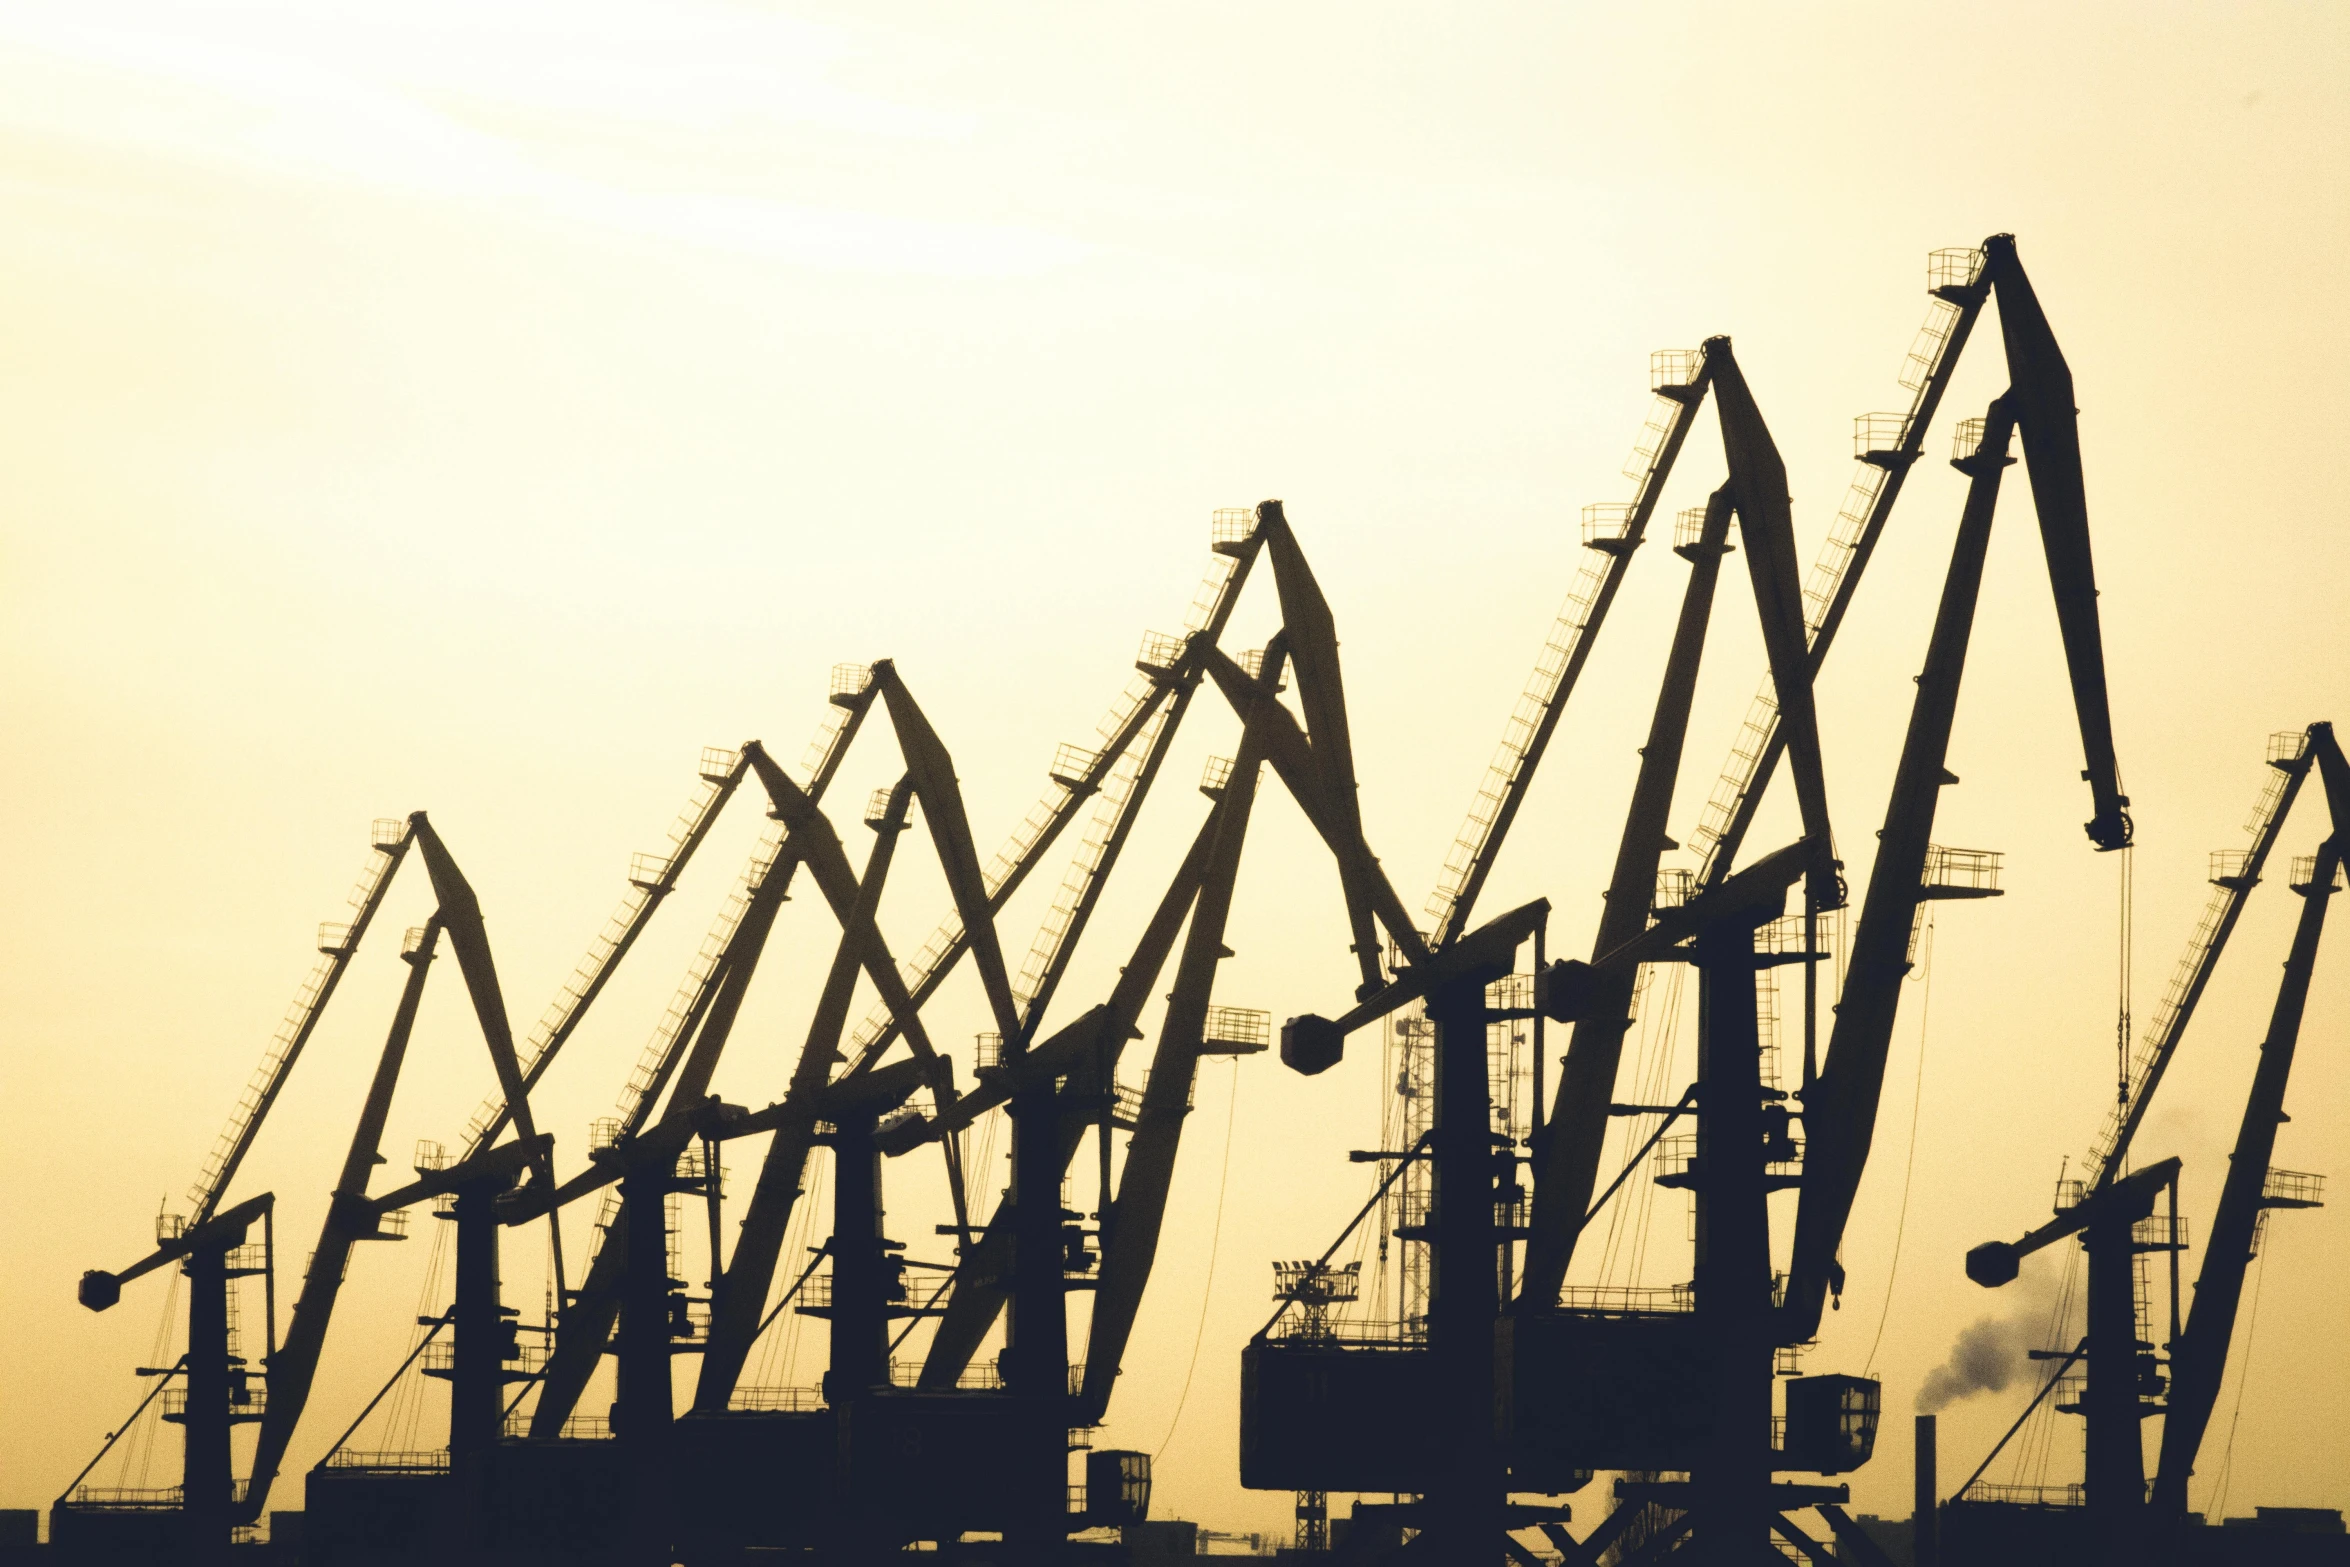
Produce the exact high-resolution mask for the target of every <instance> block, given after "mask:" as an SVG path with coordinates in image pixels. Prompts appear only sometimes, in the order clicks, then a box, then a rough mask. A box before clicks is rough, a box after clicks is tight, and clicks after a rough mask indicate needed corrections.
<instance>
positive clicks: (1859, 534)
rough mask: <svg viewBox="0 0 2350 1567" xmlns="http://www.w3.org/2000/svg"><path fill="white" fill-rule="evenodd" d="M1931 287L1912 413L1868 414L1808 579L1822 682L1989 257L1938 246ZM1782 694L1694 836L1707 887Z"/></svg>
mask: <svg viewBox="0 0 2350 1567" xmlns="http://www.w3.org/2000/svg"><path fill="white" fill-rule="evenodd" d="M1926 291H1927V293H1928V294H1929V295H1930V296H1931V297H1932V300H1933V303H1932V304H1930V305H1929V306H1928V307H1927V312H1928V313H1927V316H1926V321H1925V324H1924V325H1923V326H1922V327H1920V328H1919V329H1918V334H1917V337H1916V338H1915V339H1914V340H1913V342H1912V343H1911V346H1910V350H1909V354H1908V357H1907V358H1906V359H1905V360H1904V361H1903V364H1902V376H1901V384H1902V385H1903V386H1904V387H1906V388H1908V389H1909V390H1910V391H1911V392H1912V394H1913V396H1912V398H1911V401H1910V405H1909V408H1908V411H1907V412H1905V413H1903V414H1900V415H1896V416H1890V418H1891V422H1892V424H1893V428H1892V430H1891V431H1890V432H1887V431H1884V430H1882V429H1880V428H1878V426H1879V425H1880V424H1881V423H1884V422H1885V421H1886V419H1887V417H1888V416H1882V415H1863V416H1862V417H1861V419H1860V421H1859V425H1858V429H1857V430H1856V435H1857V436H1858V437H1859V438H1858V440H1857V441H1856V442H1855V445H1856V448H1857V449H1856V451H1855V452H1854V457H1855V458H1856V459H1857V461H1858V464H1859V466H1858V467H1857V468H1856V469H1855V470H1854V473H1853V479H1852V484H1851V486H1850V488H1849V489H1848V490H1847V491H1846V492H1845V498H1844V504H1843V505H1842V506H1841V507H1840V508H1839V509H1838V511H1837V513H1836V520H1835V521H1834V523H1833V524H1831V525H1830V527H1829V529H1828V538H1827V542H1826V543H1825V544H1823V545H1822V546H1821V548H1820V553H1819V557H1818V558H1817V559H1816V560H1815V561H1814V562H1813V564H1812V570H1811V577H1810V580H1809V581H1807V582H1806V583H1805V584H1804V590H1803V598H1804V630H1805V636H1806V639H1807V642H1808V651H1809V656H1810V658H1811V664H1812V675H1813V678H1814V679H1817V678H1818V676H1819V671H1820V666H1821V665H1822V664H1823V663H1825V662H1826V660H1827V656H1828V649H1829V647H1830V646H1831V645H1832V644H1833V643H1834V642H1835V640H1836V632H1837V629H1838V628H1839V627H1841V626H1842V625H1843V624H1844V616H1845V613H1846V611H1847V610H1849V609H1850V608H1851V605H1852V597H1853V594H1854V593H1855V592H1856V591H1858V589H1859V587H1860V582H1861V577H1862V574H1863V573H1864V572H1865V571H1866V570H1867V569H1868V563H1869V558H1870V556H1871V555H1873V554H1874V553H1875V552H1876V548H1877V540H1878V539H1879V538H1880V537H1881V536H1882V535H1883V534H1884V531H1885V524H1886V522H1887V521H1888V520H1889V519H1890V518H1891V517H1892V515H1893V506H1894V503H1895V502H1896V501H1898V500H1899V499H1900V498H1901V489H1902V484H1903V482H1904V481H1905V480H1906V479H1907V478H1908V476H1909V470H1910V467H1911V466H1912V465H1913V464H1914V463H1915V462H1916V461H1917V459H1918V456H1919V454H1920V453H1921V452H1922V451H1923V450H1924V449H1925V439H1926V430H1927V428H1928V427H1929V426H1930V425H1931V424H1932V422H1933V418H1934V413H1935V411H1936V410H1937V409H1938V408H1940V407H1941V405H1942V394H1943V393H1944V392H1945V391H1946V390H1947V389H1948V388H1949V385H1950V377H1951V373H1952V372H1953V371H1955V370H1956V369H1957V368H1958V361H1959V356H1960V355H1961V354H1962V353H1964V352H1965V350H1966V344H1967V339H1968V338H1969V337H1970V336H1972V335H1973V332H1974V328H1975V321H1976V318H1977V317H1978V316H1980V315H1981V314H1982V309H1983V301H1984V300H1985V298H1987V297H1988V295H1989V291H1990V290H1989V285H1988V284H1987V283H1986V282H1985V281H1984V279H1983V253H1982V252H1981V251H1980V250H1976V249H1972V248H1964V249H1950V250H1937V251H1935V252H1934V253H1933V254H1932V255H1931V256H1929V257H1928V258H1927V262H1926ZM1773 693H1774V688H1773V686H1772V683H1771V679H1770V677H1769V675H1767V674H1766V675H1765V676H1764V677H1763V681H1762V685H1761V688H1760V689H1759V690H1758V691H1757V692H1756V694H1755V698H1754V701H1753V703H1752V705H1751V706H1750V707H1749V708H1748V710H1747V715H1746V719H1745V723H1744V725H1743V727H1742V728H1741V729H1740V731H1739V736H1738V739H1737V740H1736V741H1735V742H1733V743H1732V745H1731V747H1730V756H1729V759H1728V760H1727V761H1725V762H1724V763H1723V764H1722V771H1721V775H1720V777H1719V778H1718V779H1717V780H1716V781H1715V784H1714V788H1713V793H1712V795H1711V796H1710V797H1709V798H1708V799H1707V802H1706V807H1705V812H1704V816H1703V818H1702V819H1701V820H1700V822H1699V823H1698V826H1697V828H1696V830H1695V831H1694V832H1693V833H1691V835H1690V843H1691V845H1692V847H1694V848H1696V849H1697V850H1698V854H1699V858H1700V864H1699V870H1698V875H1697V880H1698V882H1699V883H1700V884H1701V885H1708V886H1710V885H1711V884H1713V883H1714V882H1716V881H1719V880H1720V879H1721V878H1722V877H1724V876H1725V875H1727V874H1729V870H1730V866H1731V865H1732V863H1733V862H1735V861H1736V859H1737V858H1738V850H1739V847H1740V845H1742V844H1743V843H1744V842H1745V841H1746V833H1747V829H1748V828H1749V827H1751V826H1752V825H1753V823H1754V813H1755V809H1756V807H1757V806H1758V805H1760V804H1761V801H1762V795H1763V791H1764V790H1765V788H1767V787H1768V785H1769V783H1770V780H1771V777H1772V775H1773V774H1774V773H1776V772H1777V770H1778V765H1779V758H1780V757H1781V755H1782V754H1783V753H1784V752H1785V750H1786V737H1785V735H1784V734H1783V733H1782V732H1781V730H1780V727H1779V709H1778V703H1777V698H1776V697H1775V695H1774V694H1773Z"/></svg>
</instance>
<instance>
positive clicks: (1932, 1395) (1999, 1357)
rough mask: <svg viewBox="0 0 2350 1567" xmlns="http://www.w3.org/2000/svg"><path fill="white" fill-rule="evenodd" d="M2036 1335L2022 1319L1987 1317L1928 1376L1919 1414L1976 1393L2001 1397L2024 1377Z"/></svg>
mask: <svg viewBox="0 0 2350 1567" xmlns="http://www.w3.org/2000/svg"><path fill="white" fill-rule="evenodd" d="M2036 1336H2037V1335H2036V1334H2035V1333H2034V1331H2033V1330H2032V1328H2031V1327H2030V1326H2029V1325H2027V1324H2026V1323H2025V1322H2024V1321H2023V1320H2022V1319H2021V1318H2017V1317H2006V1318H2001V1317H1985V1318H1983V1319H1982V1320H1981V1321H1979V1322H1977V1323H1975V1325H1974V1326H1972V1327H1970V1328H1967V1329H1965V1330H1964V1331H1962V1332H1961V1333H1960V1334H1959V1335H1958V1342H1957V1343H1955V1344H1953V1345H1951V1346H1950V1358H1949V1359H1948V1360H1946V1361H1944V1362H1943V1363H1942V1364H1941V1365H1939V1366H1936V1367H1935V1368H1934V1369H1933V1370H1932V1371H1929V1372H1927V1373H1926V1380H1925V1383H1924V1384H1923V1385H1922V1386H1921V1387H1919V1389H1918V1413H1919V1414H1921V1415H1930V1414H1934V1413H1935V1412H1937V1411H1939V1410H1942V1409H1947V1408H1948V1407H1949V1406H1950V1405H1952V1404H1955V1403H1957V1402H1958V1401H1959V1400H1960V1399H1962V1398H1969V1397H1972V1396H1973V1395H1975V1394H1977V1393H1999V1392H2004V1391H2006V1389H2007V1386H2008V1384H2009V1383H2011V1382H2014V1381H2015V1380H2017V1379H2018V1378H2019V1377H2021V1376H2022V1375H2023V1374H2024V1368H2025V1367H2026V1366H2027V1365H2029V1364H2030V1362H2029V1361H2028V1360H2026V1359H2025V1358H2024V1357H2025V1352H2026V1351H2027V1350H2029V1349H2030V1348H2031V1347H2032V1340H2033V1339H2034V1338H2035V1337H2036Z"/></svg>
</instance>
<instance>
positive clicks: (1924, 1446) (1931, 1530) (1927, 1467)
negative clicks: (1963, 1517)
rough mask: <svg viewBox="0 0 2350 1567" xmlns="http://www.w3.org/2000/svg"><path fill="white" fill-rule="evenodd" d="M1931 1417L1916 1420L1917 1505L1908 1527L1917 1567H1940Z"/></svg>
mask: <svg viewBox="0 0 2350 1567" xmlns="http://www.w3.org/2000/svg"><path fill="white" fill-rule="evenodd" d="M1935 1490H1936V1483H1935V1477H1934V1417H1933V1416H1932V1415H1920V1416H1918V1449H1917V1501H1916V1503H1915V1504H1914V1506H1915V1510H1914V1511H1913V1512H1912V1513H1911V1514H1910V1517H1909V1525H1910V1529H1911V1531H1912V1534H1911V1539H1912V1541H1913V1542H1914V1543H1913V1546H1912V1550H1913V1551H1914V1553H1915V1555H1916V1558H1917V1567H1942V1531H1941V1528H1940V1520H1939V1518H1938V1517H1937V1516H1936V1514H1935V1508H1934V1493H1935Z"/></svg>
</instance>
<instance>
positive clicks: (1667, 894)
mask: <svg viewBox="0 0 2350 1567" xmlns="http://www.w3.org/2000/svg"><path fill="white" fill-rule="evenodd" d="M1696 896H1697V873H1696V872H1695V871H1686V870H1662V871H1658V872H1657V873H1656V896H1655V898H1654V899H1653V900H1652V901H1651V903H1650V905H1649V906H1650V907H1651V908H1653V909H1656V910H1658V911H1660V912H1661V911H1662V910H1665V909H1678V908H1682V907H1685V906H1686V905H1687V904H1688V902H1689V900H1690V899H1691V898H1694V897H1696Z"/></svg>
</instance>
